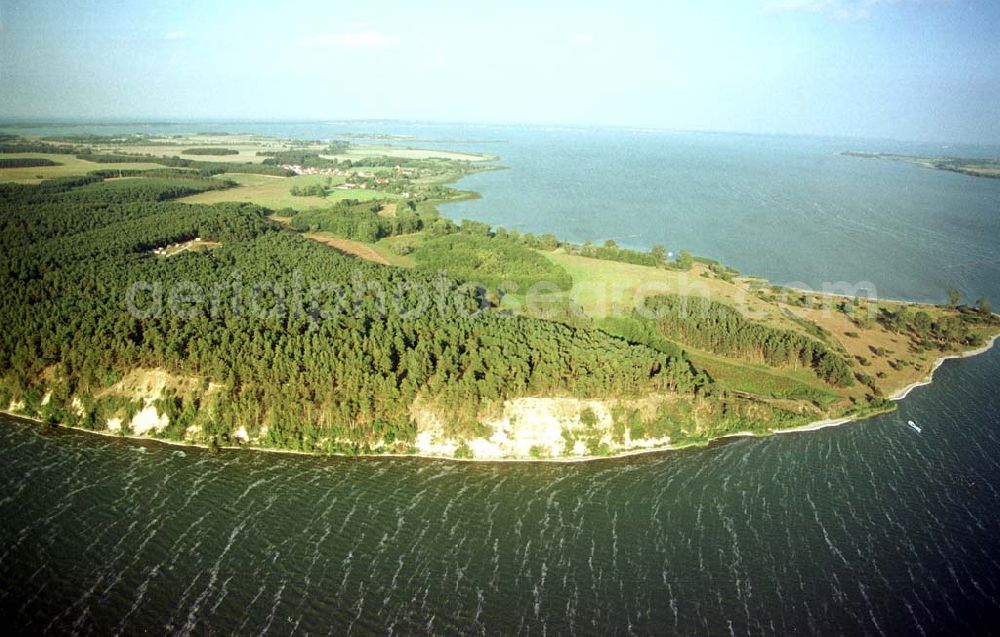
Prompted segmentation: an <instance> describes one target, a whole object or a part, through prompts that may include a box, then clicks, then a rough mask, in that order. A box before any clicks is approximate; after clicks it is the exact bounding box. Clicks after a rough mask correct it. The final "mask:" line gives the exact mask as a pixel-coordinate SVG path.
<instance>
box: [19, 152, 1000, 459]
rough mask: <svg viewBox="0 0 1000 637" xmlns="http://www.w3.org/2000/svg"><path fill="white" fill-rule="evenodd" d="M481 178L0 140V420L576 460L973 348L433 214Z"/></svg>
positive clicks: (810, 401)
mask: <svg viewBox="0 0 1000 637" xmlns="http://www.w3.org/2000/svg"><path fill="white" fill-rule="evenodd" d="M494 159H496V158H494V157H487V156H476V155H474V154H470V153H453V152H448V151H441V150H427V149H420V148H410V147H402V146H389V145H380V146H363V145H358V144H355V143H354V142H353V141H333V142H331V141H329V140H323V141H320V140H317V141H312V142H310V141H299V140H280V139H272V138H267V137H261V136H256V135H217V134H211V133H205V134H198V135H186V136H173V137H162V138H160V137H155V136H148V135H124V136H96V135H88V136H77V137H73V136H65V137H50V138H27V137H17V136H10V135H6V136H0V227H2V232H0V241H2V250H0V278H2V286H3V290H4V292H5V294H4V297H3V302H2V304H0V321H2V323H3V325H4V330H3V334H2V336H0V406H2V407H4V411H6V412H8V413H12V414H16V415H21V416H26V417H30V418H35V419H37V420H39V421H41V422H43V423H46V424H48V425H51V426H70V427H77V428H81V429H86V430H90V431H94V432H97V433H103V434H108V435H119V436H137V437H148V438H156V439H161V440H164V441H171V442H175V443H184V444H197V445H204V446H208V447H210V448H213V449H217V448H222V447H247V448H259V449H270V450H283V451H297V452H304V453H316V454H348V455H369V454H399V455H405V454H416V455H423V456H435V457H448V458H459V459H478V460H499V459H518V460H524V459H542V460H555V459H584V458H594V457H603V456H611V455H619V454H624V453H633V452H637V451H645V450H655V449H670V448H680V447H684V446H689V445H700V444H705V443H707V442H708V441H710V440H713V439H716V438H719V437H722V436H727V435H734V434H746V433H749V434H755V435H756V434H761V435H765V434H769V433H773V432H776V431H785V430H789V429H794V428H797V427H803V426H808V425H810V424H814V423H817V422H825V421H832V420H841V419H853V418H861V417H865V416H869V415H872V414H876V413H881V412H885V411H888V410H891V409H893V406H894V403H893V402H892V401H891V400H890V399H891V398H893V397H895V396H898V395H900V394H901V393H902V392H905V391H906V388H908V387H909V386H912V385H913V384H915V383H919V382H923V381H924V379H925V378H926V377H927V376H928V375H929V374H930V373H931V372H932V371H933V369H934V367H935V365H936V364H937V362H938V361H939V359H941V358H942V357H947V356H954V355H961V354H963V353H967V352H970V351H975V350H977V349H981V348H983V347H985V346H987V345H988V344H989V343H991V342H992V339H993V338H994V337H995V336H996V335H997V334H998V333H1000V320H998V319H997V317H996V316H995V315H993V313H992V311H991V308H990V306H989V301H988V300H987V299H985V298H983V299H978V300H976V301H975V302H971V303H963V299H961V298H960V296H958V295H957V293H954V294H953V295H952V298H950V299H949V303H948V304H947V305H941V306H932V305H918V304H909V303H901V302H891V301H883V300H879V299H875V298H872V297H870V296H869V295H867V294H866V293H865V292H866V291H864V290H849V291H840V293H839V294H833V293H831V294H819V293H810V292H803V291H799V290H791V289H787V288H782V287H780V286H774V285H771V284H770V283H768V282H767V281H764V280H761V279H758V278H754V277H750V276H744V275H742V274H740V273H738V272H736V271H734V270H732V269H731V268H728V267H726V266H725V265H723V264H720V263H716V262H714V261H711V260H708V259H703V258H699V257H696V256H693V255H690V254H688V253H686V252H681V253H680V254H679V255H676V256H675V255H672V254H669V253H668V252H667V251H666V249H665V248H664V247H662V246H654V247H653V248H652V249H651V250H649V251H637V250H632V249H628V248H624V247H621V246H618V245H616V244H615V243H614V242H613V241H605V242H602V243H597V244H591V243H586V244H572V243H567V242H565V241H562V240H560V239H559V238H558V237H555V236H551V235H533V234H529V233H519V232H515V231H512V230H507V229H504V228H499V227H497V228H494V227H491V226H490V225H488V224H485V223H482V222H474V221H467V220H466V221H461V222H458V223H456V222H454V221H452V220H450V219H448V218H447V217H445V216H443V215H442V214H441V213H440V212H439V209H438V207H439V206H440V205H442V204H445V203H447V202H449V201H454V200H456V199H461V198H467V197H474V196H475V194H474V193H468V192H462V191H459V190H456V189H454V188H453V187H451V186H450V185H449V184H450V183H451V182H453V181H455V180H457V179H459V178H461V177H462V176H464V175H467V174H471V173H473V172H477V171H482V170H493V169H497V168H498V167H497V166H496V165H495V164H494V163H492V160H494Z"/></svg>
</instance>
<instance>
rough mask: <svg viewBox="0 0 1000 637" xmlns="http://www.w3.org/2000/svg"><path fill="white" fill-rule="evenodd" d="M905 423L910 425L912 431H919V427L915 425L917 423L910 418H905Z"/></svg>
mask: <svg viewBox="0 0 1000 637" xmlns="http://www.w3.org/2000/svg"><path fill="white" fill-rule="evenodd" d="M906 424H908V425H909V426H910V427H912V428H913V431H915V432H917V433H920V427H918V426H917V423H915V422H913V421H912V420H907V421H906Z"/></svg>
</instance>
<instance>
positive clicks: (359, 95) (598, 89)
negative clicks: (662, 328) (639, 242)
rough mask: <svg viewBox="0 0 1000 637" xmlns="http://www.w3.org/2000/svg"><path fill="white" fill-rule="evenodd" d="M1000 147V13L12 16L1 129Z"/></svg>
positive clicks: (509, 5)
mask: <svg viewBox="0 0 1000 637" xmlns="http://www.w3.org/2000/svg"><path fill="white" fill-rule="evenodd" d="M21 117H28V118H34V119H63V118H83V119H88V118H89V119H158V120H169V121H177V120H189V119H191V120H196V119H213V120H224V119H270V120H294V119H321V120H330V119H408V120H430V121H444V122H491V123H539V124H567V125H587V124H591V125H614V126H629V127H654V128H667V129H680V130H717V131H740V132H750V133H789V134H816V135H836V136H855V137H884V138H891V139H906V140H923V141H935V142H938V141H941V142H965V143H970V142H971V143H984V144H1000V2H997V1H996V0H703V1H701V2H672V1H669V0H659V1H651V2H632V1H629V0H615V1H613V2H587V1H586V0H577V1H575V2H545V1H544V0H528V1H524V0H506V1H504V2H492V1H489V0H486V1H482V2H471V1H468V0H463V1H461V2H449V1H440V2H436V1H434V0H422V1H420V2H415V1H414V2H407V1H405V0H397V1H395V2H381V1H378V0H374V1H373V0H361V1H359V0H352V1H351V2H336V1H329V0H327V1H313V0H298V1H296V2H288V3H286V2H275V1H274V0H267V1H265V2H257V1H255V0H221V1H214V2H213V1H212V0H201V1H198V2H187V1H183V0H147V1H137V2H121V1H115V0H76V1H72V2H71V1H66V0H63V1H48V0H0V118H4V119H10V118H21Z"/></svg>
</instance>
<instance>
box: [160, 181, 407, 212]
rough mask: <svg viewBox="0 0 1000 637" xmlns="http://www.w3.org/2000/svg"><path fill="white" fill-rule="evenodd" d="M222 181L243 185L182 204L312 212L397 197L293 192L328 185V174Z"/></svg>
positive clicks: (362, 192)
mask: <svg viewBox="0 0 1000 637" xmlns="http://www.w3.org/2000/svg"><path fill="white" fill-rule="evenodd" d="M218 177H219V178H220V179H228V180H231V181H235V182H237V183H238V184H240V185H239V186H237V187H235V188H228V189H226V190H211V191H208V192H203V193H199V194H197V195H192V196H190V197H184V198H183V199H179V200H178V201H182V202H185V203H209V204H210V203H218V202H220V201H245V202H249V203H255V204H259V205H261V206H264V207H265V208H270V209H271V210H283V209H286V208H291V209H292V210H308V209H310V208H326V207H329V206H330V205H332V204H334V203H336V202H338V201H341V200H343V199H358V200H360V201H371V200H374V199H394V198H395V197H396V195H392V194H389V193H385V192H379V191H376V190H361V189H359V188H352V189H349V190H338V189H336V188H334V189H333V191H332V192H331V193H330V195H329V196H328V197H296V196H293V195H292V194H291V193H290V192H289V191H290V190H291V189H292V187H293V186H299V187H304V186H311V185H314V184H323V183H325V180H326V178H327V177H326V176H325V175H298V176H295V177H270V176H267V175H242V174H230V173H225V174H222V175H219V176H218ZM330 179H331V183H332V184H333V185H334V186H336V185H338V184H342V183H344V178H343V177H331V178H330Z"/></svg>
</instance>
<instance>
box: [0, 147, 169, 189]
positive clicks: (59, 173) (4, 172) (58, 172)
mask: <svg viewBox="0 0 1000 637" xmlns="http://www.w3.org/2000/svg"><path fill="white" fill-rule="evenodd" d="M0 157H3V158H32V159H48V160H51V161H53V162H55V163H56V164H58V165H57V166H34V167H28V168H0V182H16V183H20V184H37V183H39V182H41V181H42V180H45V179H55V178H57V177H77V176H80V175H86V174H87V173H89V172H91V171H92V170H115V169H119V168H121V169H122V170H156V169H159V170H162V169H163V166H161V165H159V164H146V163H140V164H98V163H94V162H91V161H84V160H82V159H77V158H76V157H74V156H73V155H59V154H56V153H0Z"/></svg>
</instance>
